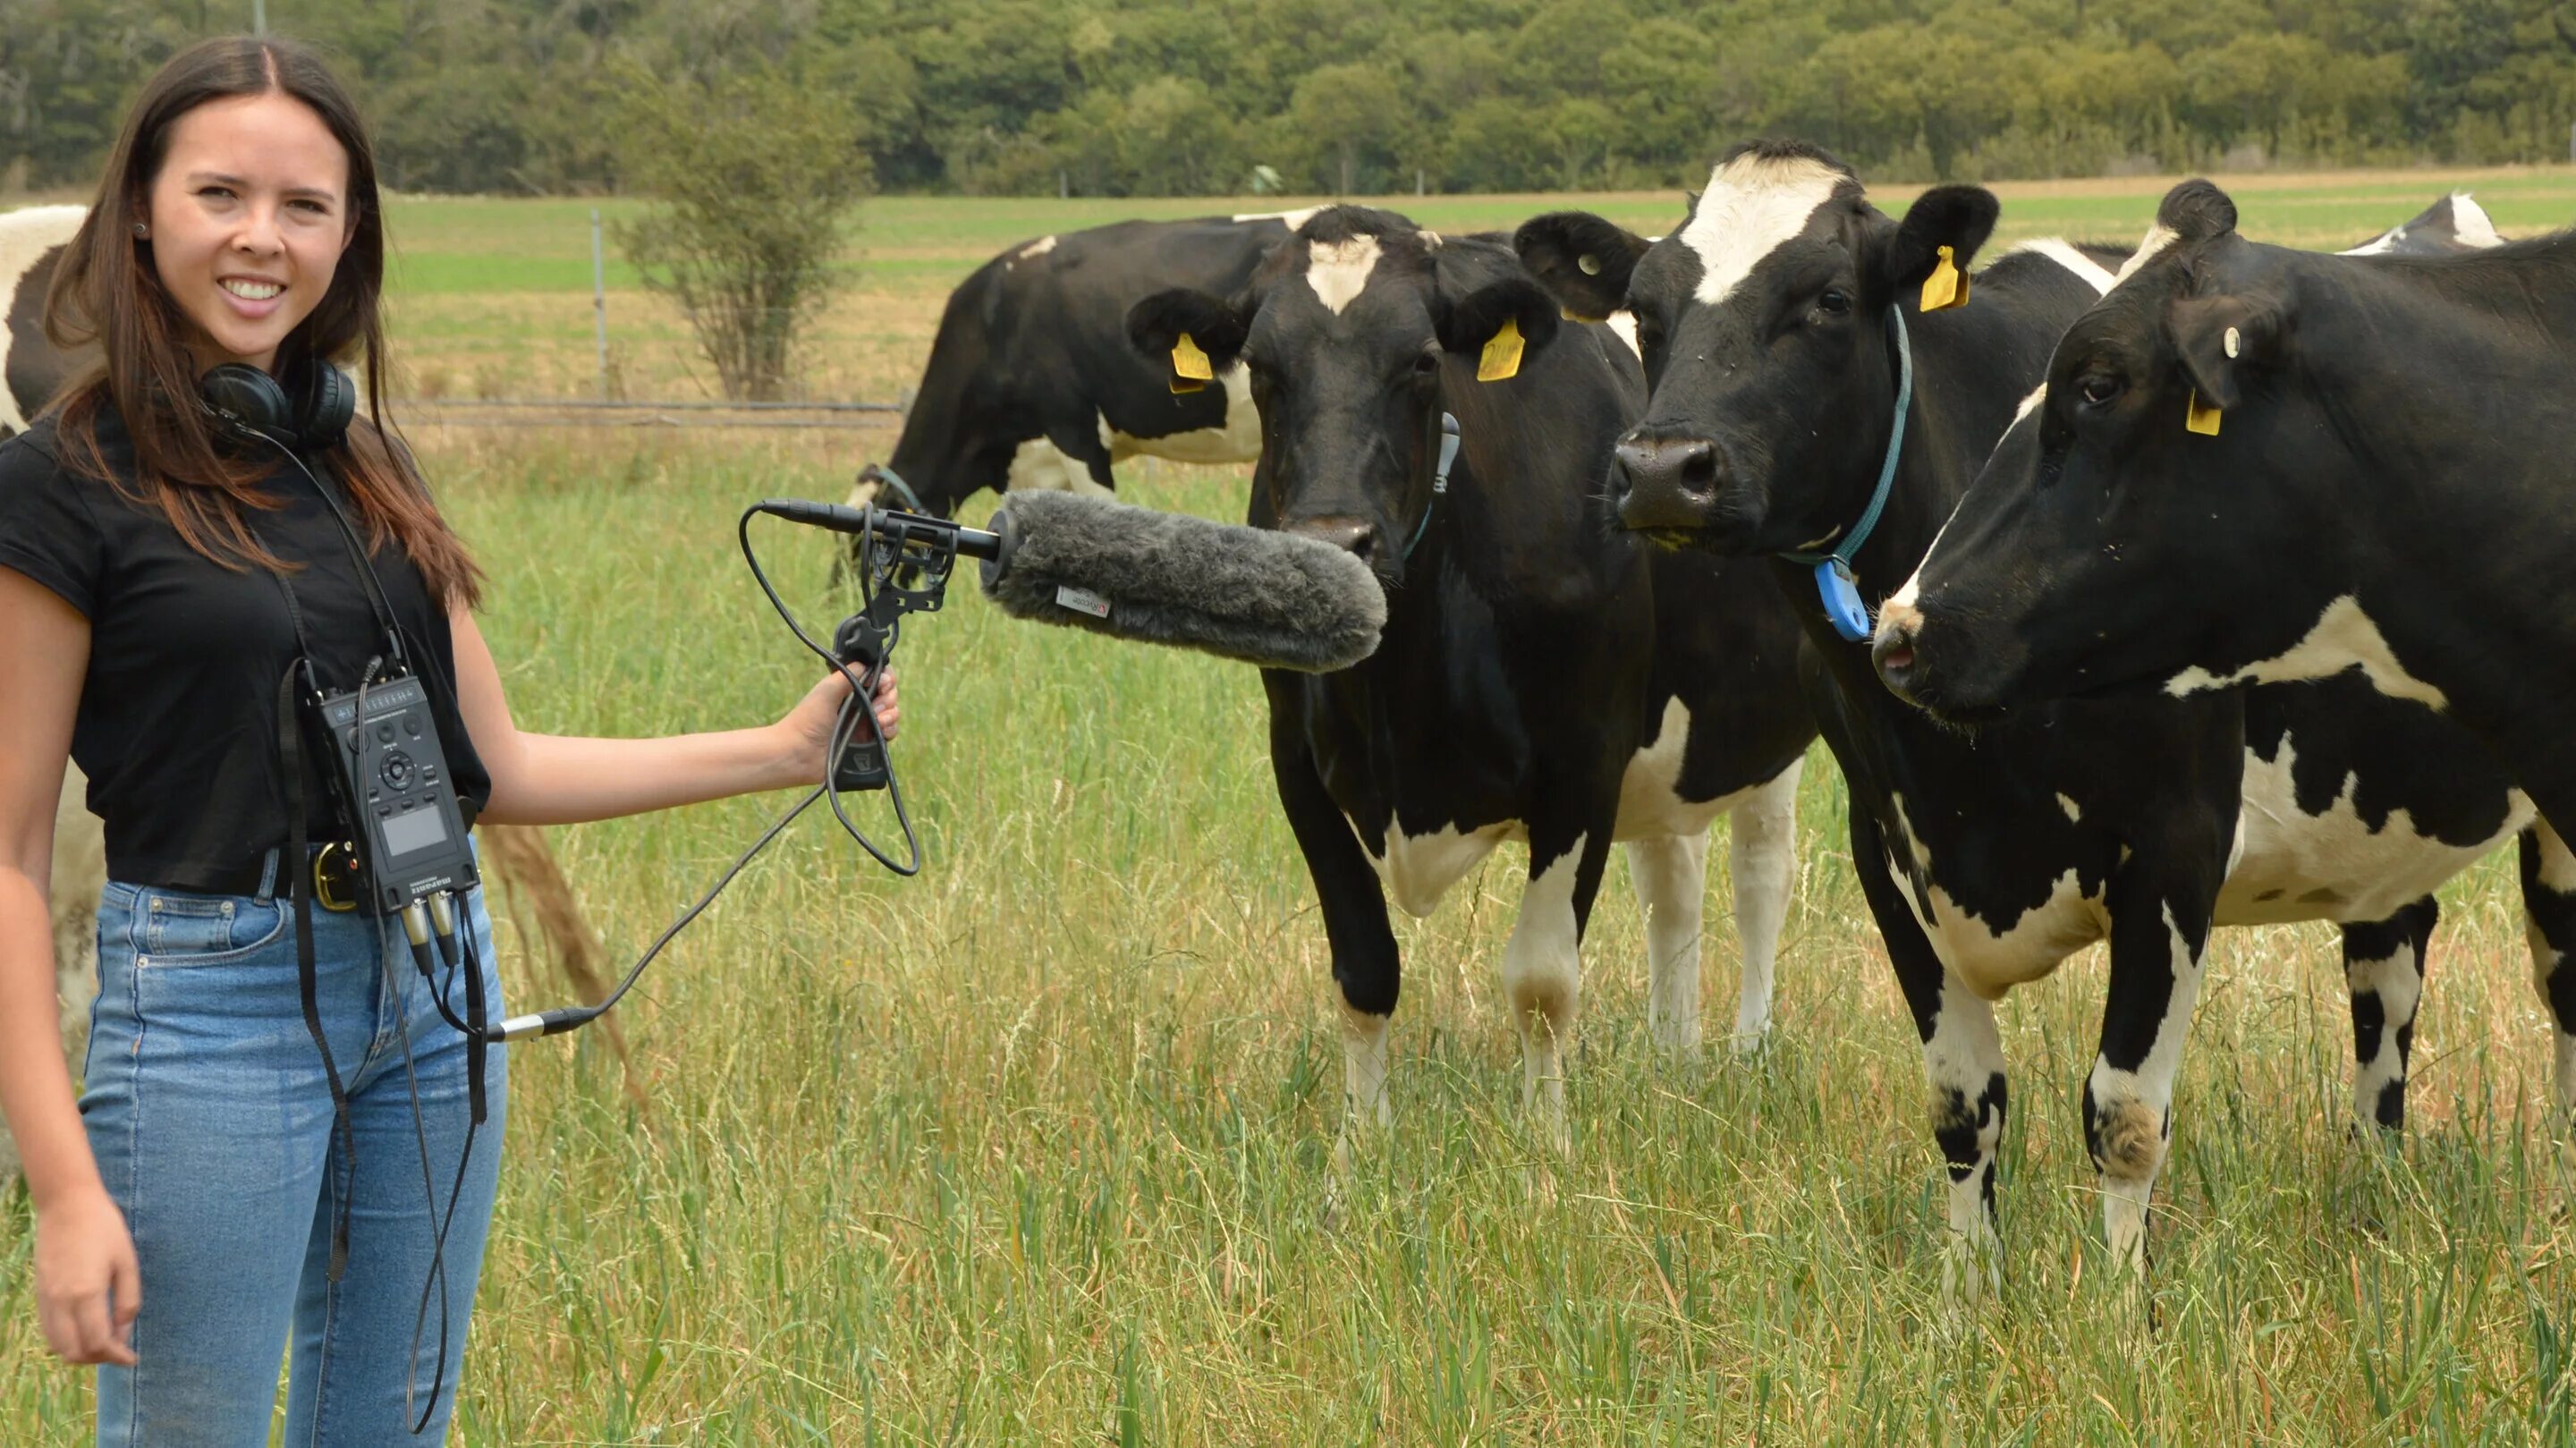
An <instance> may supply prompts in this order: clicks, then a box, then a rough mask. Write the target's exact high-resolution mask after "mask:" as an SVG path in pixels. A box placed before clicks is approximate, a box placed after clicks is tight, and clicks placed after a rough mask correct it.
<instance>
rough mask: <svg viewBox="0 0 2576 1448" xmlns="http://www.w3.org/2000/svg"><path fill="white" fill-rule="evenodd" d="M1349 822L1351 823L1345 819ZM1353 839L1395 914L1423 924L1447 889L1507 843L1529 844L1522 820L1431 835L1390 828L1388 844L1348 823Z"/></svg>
mask: <svg viewBox="0 0 2576 1448" xmlns="http://www.w3.org/2000/svg"><path fill="white" fill-rule="evenodd" d="M1345 818H1347V817H1345ZM1350 826H1351V833H1352V834H1353V835H1354V836H1357V837H1358V839H1359V842H1360V853H1362V854H1364V855H1366V856H1368V860H1369V863H1370V864H1371V865H1373V866H1375V867H1376V869H1377V878H1378V881H1379V883H1381V884H1383V885H1385V886H1386V894H1387V898H1388V899H1389V900H1392V901H1394V902H1395V908H1397V909H1398V910H1401V911H1403V912H1404V913H1405V914H1407V915H1410V916H1412V917H1413V918H1414V919H1416V920H1420V919H1422V918H1424V917H1425V916H1428V915H1429V914H1430V913H1431V912H1432V911H1433V910H1436V909H1438V908H1439V906H1440V897H1441V896H1443V895H1446V894H1448V893H1449V887H1450V886H1452V885H1455V884H1457V883H1458V882H1459V881H1460V880H1461V879H1463V878H1465V877H1466V874H1467V872H1468V871H1469V870H1472V869H1474V868H1476V866H1477V865H1479V864H1481V863H1483V861H1484V858H1485V857H1486V856H1487V855H1490V854H1492V853H1493V852H1494V846H1496V845H1499V844H1501V843H1502V842H1503V841H1505V840H1526V839H1528V838H1529V834H1528V831H1527V829H1526V828H1525V827H1524V826H1523V825H1522V824H1521V822H1520V821H1518V820H1504V821H1501V822H1499V823H1495V824H1490V825H1482V826H1479V827H1478V828H1476V829H1474V830H1469V831H1461V830H1460V829H1459V828H1458V827H1457V826H1456V825H1442V826H1441V827H1440V828H1438V829H1436V830H1433V831H1432V832H1431V833H1429V834H1427V835H1408V834H1406V833H1405V832H1404V830H1403V829H1402V827H1400V826H1393V825H1391V826H1389V827H1388V829H1387V832H1386V839H1385V840H1384V841H1372V840H1371V839H1370V838H1369V837H1368V835H1367V834H1366V833H1365V832H1363V831H1362V830H1361V829H1360V827H1359V822H1358V821H1356V820H1352V821H1350Z"/></svg>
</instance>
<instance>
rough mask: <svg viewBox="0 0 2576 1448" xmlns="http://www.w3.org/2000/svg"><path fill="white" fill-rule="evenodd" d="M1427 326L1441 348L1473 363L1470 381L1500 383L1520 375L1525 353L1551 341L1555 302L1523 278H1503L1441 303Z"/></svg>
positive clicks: (1552, 338) (1553, 329)
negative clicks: (1474, 361)
mask: <svg viewBox="0 0 2576 1448" xmlns="http://www.w3.org/2000/svg"><path fill="white" fill-rule="evenodd" d="M1432 322H1433V326H1434V327H1435V329H1436V330H1437V331H1438V332H1439V335H1440V345H1441V346H1442V347H1444V348H1446V349H1448V350H1449V351H1451V352H1456V353H1459V354H1461V355H1464V356H1470V357H1474V358H1476V359H1477V365H1476V380H1478V381H1479V382H1500V381H1502V380H1503V379H1504V378H1506V377H1510V376H1513V375H1515V374H1516V373H1518V372H1519V371H1520V367H1521V357H1522V355H1523V354H1524V353H1525V352H1528V351H1534V350H1536V349H1538V348H1541V347H1544V346H1546V345H1547V344H1548V343H1550V342H1552V341H1554V340H1556V324H1557V305H1556V298H1554V297H1552V296H1549V295H1548V294H1547V291H1546V289H1545V288H1543V287H1541V286H1540V285H1539V284H1538V283H1536V282H1534V281H1531V280H1530V279H1529V278H1527V277H1505V278H1503V279H1502V280H1501V281H1495V282H1487V283H1486V284H1485V285H1483V286H1481V287H1478V288H1476V289H1475V290H1474V291H1472V292H1469V293H1468V294H1467V295H1465V296H1463V297H1460V298H1458V299H1456V300H1455V301H1451V300H1448V299H1447V298H1445V297H1444V298H1443V299H1442V303H1441V305H1440V307H1439V309H1438V312H1437V313H1436V315H1435V316H1434V317H1433V319H1432Z"/></svg>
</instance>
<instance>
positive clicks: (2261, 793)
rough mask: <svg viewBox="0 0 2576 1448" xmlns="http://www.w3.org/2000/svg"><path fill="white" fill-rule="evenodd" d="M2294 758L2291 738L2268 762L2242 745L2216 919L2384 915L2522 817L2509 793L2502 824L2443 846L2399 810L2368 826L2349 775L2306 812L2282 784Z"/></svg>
mask: <svg viewBox="0 0 2576 1448" xmlns="http://www.w3.org/2000/svg"><path fill="white" fill-rule="evenodd" d="M2297 758H2298V749H2297V739H2296V738H2295V736H2294V737H2292V738H2289V739H2284V740H2283V741H2282V742H2281V752H2280V756H2279V757H2278V758H2276V759H2272V760H2268V761H2267V760H2265V759H2263V758H2261V757H2260V756H2258V755H2257V754H2255V752H2254V751H2253V750H2251V749H2248V750H2246V751H2245V786H2244V795H2243V801H2242V803H2241V804H2240V805H2239V806H2238V808H2237V816H2236V830H2237V844H2238V853H2237V856H2236V863H2235V867H2234V869H2233V870H2232V871H2231V873H2230V874H2229V875H2228V877H2227V883H2226V885H2225V886H2224V887H2222V888H2221V889H2220V891H2219V893H2218V912H2217V920H2218V923H2219V924H2221V925H2269V924H2277V923H2279V922H2282V921H2288V920H2340V921H2345V922H2359V921H2367V920H2385V919H2387V918H2388V917H2389V916H2391V915H2394V914H2396V913H2397V912H2398V911H2399V910H2401V909H2403V908H2405V907H2406V906H2407V905H2409V904H2411V903H2413V902H2414V901H2416V900H2419V899H2422V898H2423V897H2424V896H2426V895H2429V894H2431V893H2432V892H2433V890H2434V888H2435V887H2437V886H2439V885H2440V884H2441V883H2442V882H2443V881H2445V880H2448V879H2450V878H2451V877H2452V876H2454V875H2457V874H2458V873H2459V872H2460V871H2462V870H2465V869H2467V868H2468V867H2469V866H2471V865H2473V864H2475V863H2477V861H2478V859H2479V858H2480V857H2481V856H2483V855H2485V854H2486V853H2487V851H2489V850H2491V849H2493V848H2495V847H2496V846H2497V845H2499V844H2502V843H2503V842H2504V841H2506V840H2509V839H2512V838H2513V837H2514V836H2515V835H2517V834H2519V833H2521V832H2522V827H2523V826H2524V825H2526V824H2529V823H2530V822H2531V818H2532V808H2531V802H2530V801H2529V800H2527V799H2525V798H2524V797H2523V795H2522V792H2521V791H2520V790H2515V791H2513V792H2512V794H2511V795H2510V796H2508V798H2509V799H2510V801H2511V804H2510V806H2509V807H2508V809H2507V810H2506V813H2505V820H2504V824H2503V826H2502V827H2501V828H2499V829H2498V830H2497V831H2496V833H2495V834H2494V835H2493V836H2492V837H2490V838H2488V839H2484V840H2480V841H2479V842H2477V843H2476V844H2474V845H2468V846H2454V845H2447V844H2444V843H2443V842H2441V841H2440V840H2437V839H2433V838H2431V837H2430V836H2427V835H2424V834H2422V833H2419V832H2418V831H2417V830H2416V828H2415V822H2414V820H2413V818H2412V817H2411V816H2409V815H2408V813H2407V812H2406V811H2405V810H2402V809H2401V810H2393V811H2391V812H2390V813H2389V815H2388V819H2387V822H2386V823H2385V824H2384V825H2382V826H2381V827H2380V828H2379V829H2377V830H2373V829H2371V828H2370V826H2369V825H2368V824H2367V823H2366V822H2365V821H2363V819H2362V818H2361V814H2360V811H2359V810H2357V809H2356V808H2355V807H2354V804H2353V798H2354V792H2355V790H2356V789H2357V788H2358V787H2359V780H2358V778H2357V777H2356V776H2351V775H2347V776H2346V777H2345V778H2344V781H2343V789H2342V790H2341V792H2340V793H2339V794H2338V795H2337V796H2336V798H2335V801H2334V803H2333V804H2332V805H2329V806H2328V807H2327V808H2326V811H2325V813H2323V814H2317V815H2311V814H2306V813H2303V812H2302V811H2301V810H2300V809H2299V805H2298V796H2297V794H2296V792H2295V787H2294V786H2293V784H2292V782H2291V773H2292V769H2293V767H2294V766H2295V764H2296V762H2297Z"/></svg>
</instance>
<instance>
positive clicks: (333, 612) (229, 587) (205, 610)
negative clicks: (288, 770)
mask: <svg viewBox="0 0 2576 1448" xmlns="http://www.w3.org/2000/svg"><path fill="white" fill-rule="evenodd" d="M98 437H99V444H100V451H101V452H102V453H103V454H104V455H105V457H106V461H107V463H108V466H109V467H110V468H112V469H115V470H117V471H118V473H119V474H120V475H121V476H126V477H130V476H131V472H130V469H131V468H132V467H133V458H134V453H133V446H132V444H131V442H130V441H129V439H128V438H127V435H126V432H125V430H124V428H123V426H122V424H121V423H120V422H119V421H118V419H117V418H116V416H115V415H114V413H113V411H112V410H105V411H102V413H101V414H100V416H99V419H98ZM324 478H325V481H330V478H329V475H328V474H327V473H326V474H324ZM335 486H336V484H335ZM263 487H264V488H265V489H266V490H267V491H268V492H269V494H270V495H271V496H272V497H275V498H278V499H280V500H282V501H283V503H284V504H285V506H283V507H282V508H278V509H275V510H273V511H272V510H254V511H252V512H250V514H249V515H248V516H249V521H250V526H251V528H252V530H253V531H254V532H256V533H257V534H258V535H259V536H260V538H261V540H262V541H264V542H265V543H266V544H267V545H268V547H269V550H270V551H271V552H273V553H275V554H276V555H277V556H278V557H280V558H283V559H286V560H288V561H290V562H295V563H301V564H303V565H305V566H304V567H303V568H302V569H301V570H300V571H298V572H296V573H295V574H294V575H293V576H292V577H291V578H290V579H289V580H288V582H289V586H290V587H292V588H293V589H294V592H295V601H296V604H297V606H298V607H299V608H300V609H301V610H302V611H303V614H304V627H305V632H306V635H307V636H308V637H309V638H310V639H311V641H312V645H313V664H314V667H315V670H316V673H317V675H318V676H319V678H320V680H321V683H322V685H323V687H324V688H325V689H326V690H328V691H330V692H334V693H336V692H340V691H343V690H348V689H353V688H355V687H356V686H357V684H358V682H359V675H360V673H361V672H362V671H364V669H365V668H366V665H367V661H368V660H369V659H370V658H371V657H374V656H376V655H378V654H381V653H383V652H385V645H384V642H383V637H384V631H383V629H382V628H381V627H380V626H379V624H378V623H377V620H376V615H375V611H374V610H373V609H372V608H371V607H370V606H369V604H368V601H367V594H366V592H365V585H364V584H363V583H361V582H360V581H359V575H358V567H357V561H356V559H355V558H354V557H353V556H352V554H351V549H350V547H349V544H348V542H347V541H346V536H345V535H344V534H342V533H341V531H340V528H339V525H338V524H337V523H335V522H334V521H333V520H332V517H331V513H330V511H329V509H328V508H327V507H326V506H325V505H324V503H323V502H322V499H321V498H320V496H319V495H318V494H316V493H315V491H314V487H313V484H311V483H309V482H307V481H305V478H304V475H303V474H302V473H301V472H298V471H297V470H296V469H295V468H294V467H293V465H291V464H289V463H287V462H286V461H285V460H284V459H283V458H280V459H279V462H278V466H277V470H276V471H275V472H273V473H272V474H270V476H269V477H268V478H267V480H266V481H265V483H264V484H263ZM352 520H353V521H355V516H354V514H353V515H352ZM359 536H360V538H361V539H362V540H363V539H364V537H365V536H366V534H365V528H364V525H363V524H361V525H359ZM373 561H374V564H375V571H376V576H377V577H378V578H379V579H381V580H382V581H383V584H384V589H385V594H386V597H387V600H388V602H389V603H390V604H391V606H392V610H393V614H394V619H395V622H396V623H397V625H398V626H399V627H400V628H401V629H402V630H403V632H404V649H405V652H406V653H408V654H409V655H410V657H411V664H412V668H413V670H414V671H415V672H417V673H419V674H420V675H422V676H423V677H424V678H425V679H426V680H427V681H428V683H429V695H430V699H431V707H432V709H433V710H434V712H435V714H436V716H437V720H438V732H439V736H440V742H441V744H442V745H443V746H444V747H445V750H446V754H447V760H448V769H449V774H450V776H451V777H452V778H453V779H454V780H455V781H456V786H457V791H458V793H459V794H460V795H462V796H463V797H464V804H465V816H466V818H467V820H468V821H469V822H470V821H471V820H472V819H473V817H474V813H475V811H476V810H477V809H478V808H479V807H480V806H481V805H482V803H483V801H484V799H485V798H486V797H487V796H488V795H489V793H490V791H491V777H490V775H489V774H488V773H486V771H485V770H484V768H483V763H482V761H481V760H480V759H478V758H477V757H476V756H475V753H474V748H473V745H472V743H471V742H470V741H469V740H468V739H467V738H466V734H465V725H464V723H463V721H462V720H461V719H460V718H459V717H458V716H457V713H456V695H455V688H454V684H453V681H454V679H455V677H456V662H455V646H454V643H453V641H452V639H451V637H450V634H449V631H448V626H447V614H446V612H445V611H444V610H443V609H441V608H439V607H437V606H436V605H434V604H433V603H432V602H431V600H430V596H429V590H428V587H427V585H426V584H425V583H423V582H422V580H421V576H420V573H419V571H418V570H417V569H415V568H413V566H412V563H411V559H410V558H409V557H408V556H407V555H406V554H405V553H404V552H403V551H402V549H401V548H400V546H399V545H390V544H389V545H388V546H386V547H384V548H381V549H379V550H377V551H376V552H375V554H374V555H373ZM0 568H10V569H14V570H16V571H17V572H19V573H23V574H25V575H26V576H28V577H29V578H32V579H34V580H35V581H37V582H38V583H41V584H43V585H44V586H45V587H47V588H49V589H51V590H53V591H54V592H55V593H58V594H60V595H62V597H63V598H64V600H65V601H67V602H68V603H70V604H71V606H72V607H74V608H77V609H79V610H80V611H81V612H82V613H83V614H84V615H86V616H87V617H88V619H89V622H90V653H89V673H88V676H87V677H86V678H85V679H84V680H83V681H82V684H81V699H80V712H79V715H78V718H77V719H76V721H75V723H74V725H73V729H72V758H73V760H74V761H75V762H77V763H78V764H79V765H80V767H81V769H82V770H83V771H84V772H86V773H87V774H88V775H89V807H90V810H91V811H92V812H93V813H95V814H97V815H98V816H99V817H100V818H101V819H103V820H105V821H106V824H107V866H108V873H109V874H110V875H111V876H112V877H114V878H115V879H118V880H123V881H127V882H129V883H133V884H142V885H161V886H167V887H171V888H175V889H207V888H212V886H213V884H214V882H215V881H217V880H219V879H221V878H222V877H224V876H227V875H231V874H235V873H237V872H239V871H241V870H243V869H245V868H248V869H253V870H255V869H257V867H258V864H259V861H260V859H261V857H262V856H263V855H264V854H265V853H266V852H267V851H268V850H269V849H270V848H272V847H274V846H280V845H283V844H285V843H286V841H287V835H288V831H287V817H286V798H287V795H286V791H285V790H284V788H283V787H282V786H281V783H280V781H281V779H282V777H283V776H282V774H281V771H280V770H279V767H278V739H277V732H278V731H277V684H278V679H279V677H280V676H281V675H282V674H283V673H284V672H285V670H286V667H287V665H288V664H289V662H291V661H292V660H293V659H294V658H295V657H296V655H297V653H298V652H299V651H300V650H299V648H298V646H297V643H296V637H295V628H294V622H293V620H292V618H291V617H290V616H289V614H288V612H287V605H286V595H285V593H284V592H283V591H282V590H280V589H279V587H278V578H277V575H276V574H274V573H271V572H269V571H267V570H265V569H261V568H257V567H253V568H250V569H248V570H246V571H235V570H232V569H227V568H224V567H222V566H221V565H219V564H217V563H215V562H213V561H212V560H211V559H208V558H207V557H205V556H204V555H203V554H200V553H198V552H196V551H195V550H194V549H191V548H190V547H189V546H188V545H187V544H186V543H185V542H183V541H181V539H180V537H179V534H178V531H177V530H176V529H174V528H173V527H171V525H170V522H169V520H168V519H167V518H166V517H164V516H163V515H162V513H161V511H160V510H159V509H158V508H156V507H153V506H150V505H148V504H138V503H135V502H132V501H129V500H128V499H127V498H126V497H125V496H124V495H123V494H122V493H121V492H119V491H118V489H117V488H115V487H114V486H112V485H110V484H108V483H104V482H100V481H98V480H96V479H93V478H89V477H84V476H82V475H80V474H78V473H75V472H73V471H72V470H71V469H69V468H67V467H65V466H63V465H62V463H61V462H60V460H59V457H58V453H57V446H56V440H55V432H54V420H53V419H52V418H51V417H46V418H42V419H39V420H38V421H37V423H36V424H35V426H33V427H32V428H30V429H28V430H27V431H26V432H24V433H21V434H19V435H18V436H16V437H14V438H11V439H9V440H8V441H6V442H5V443H0ZM297 692H298V695H299V697H300V696H301V694H302V690H301V688H300V687H299V689H298V691H297ZM304 752H305V755H306V765H305V774H306V779H305V786H304V798H305V801H306V805H305V815H306V820H307V829H308V833H309V835H310V837H311V838H312V839H314V840H316V841H321V840H328V839H338V838H341V837H343V836H344V835H346V834H347V831H346V830H345V829H343V828H341V827H340V826H339V825H338V823H337V822H336V820H335V819H334V811H333V808H332V805H331V802H330V801H331V796H330V794H329V792H328V786H327V785H326V784H325V783H324V782H323V779H322V776H321V774H320V773H319V772H318V768H317V765H316V763H315V761H314V760H313V757H312V750H311V748H310V746H309V745H308V746H307V747H306V749H305V751H304Z"/></svg>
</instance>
